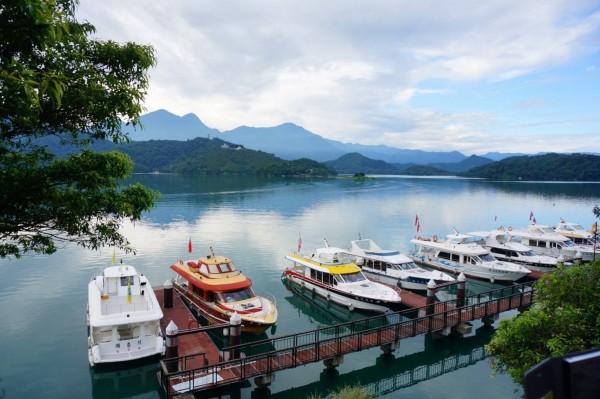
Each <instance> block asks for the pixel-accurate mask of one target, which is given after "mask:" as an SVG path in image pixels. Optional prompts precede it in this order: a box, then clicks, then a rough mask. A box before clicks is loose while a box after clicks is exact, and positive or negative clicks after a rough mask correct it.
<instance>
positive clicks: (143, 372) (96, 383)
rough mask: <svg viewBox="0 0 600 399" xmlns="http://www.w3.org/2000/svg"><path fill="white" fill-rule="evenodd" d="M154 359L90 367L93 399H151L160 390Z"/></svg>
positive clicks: (157, 365)
mask: <svg viewBox="0 0 600 399" xmlns="http://www.w3.org/2000/svg"><path fill="white" fill-rule="evenodd" d="M159 367H160V366H159V363H158V362H157V361H156V359H153V360H142V361H139V362H134V363H121V364H111V365H98V366H96V367H93V368H92V367H90V377H91V379H92V396H93V397H94V398H133V397H136V398H142V397H148V398H151V397H152V398H153V397H155V396H156V391H157V390H158V389H160V387H159V384H158V379H157V377H156V373H157V372H158V370H159Z"/></svg>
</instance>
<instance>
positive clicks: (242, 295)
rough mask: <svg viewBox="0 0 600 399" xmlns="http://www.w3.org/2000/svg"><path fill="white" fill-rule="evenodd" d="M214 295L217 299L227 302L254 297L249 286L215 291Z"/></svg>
mask: <svg viewBox="0 0 600 399" xmlns="http://www.w3.org/2000/svg"><path fill="white" fill-rule="evenodd" d="M216 295H217V300H218V301H220V302H227V303H229V302H238V301H243V300H245V299H251V298H254V296H255V295H254V293H253V292H252V290H251V289H250V288H246V289H243V290H239V291H229V292H217V293H216Z"/></svg>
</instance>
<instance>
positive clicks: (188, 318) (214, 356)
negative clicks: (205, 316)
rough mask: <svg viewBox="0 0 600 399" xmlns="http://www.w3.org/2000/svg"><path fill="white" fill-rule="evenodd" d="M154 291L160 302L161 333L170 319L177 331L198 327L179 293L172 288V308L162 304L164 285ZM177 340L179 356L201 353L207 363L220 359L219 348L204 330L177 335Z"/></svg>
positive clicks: (215, 362)
mask: <svg viewBox="0 0 600 399" xmlns="http://www.w3.org/2000/svg"><path fill="white" fill-rule="evenodd" d="M154 292H155V293H156V298H157V299H158V303H159V304H160V307H161V309H162V311H163V315H164V316H163V318H162V320H161V321H160V328H161V329H162V332H163V335H165V336H166V333H165V332H166V329H167V326H168V325H169V323H170V322H171V320H172V321H173V322H174V323H175V324H176V325H177V327H178V328H179V331H182V330H190V329H196V328H198V327H200V325H199V323H198V321H197V320H196V318H195V317H194V315H193V314H192V312H191V311H190V310H189V308H188V307H187V306H186V305H185V303H184V302H183V300H182V299H181V298H180V297H179V295H177V292H176V291H175V290H173V307H172V308H165V306H164V294H165V290H164V287H158V288H155V289H154ZM177 341H178V342H177V346H178V356H179V357H187V356H192V355H197V354H200V353H203V354H204V357H205V358H206V360H207V362H208V364H209V365H211V364H217V363H219V361H220V352H219V349H218V348H217V346H216V345H215V344H214V342H213V341H212V340H211V339H210V337H209V336H208V334H207V333H206V332H196V333H190V334H182V335H179V336H178V338H177Z"/></svg>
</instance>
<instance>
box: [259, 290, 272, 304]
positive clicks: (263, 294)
mask: <svg viewBox="0 0 600 399" xmlns="http://www.w3.org/2000/svg"><path fill="white" fill-rule="evenodd" d="M258 296H261V297H263V298H266V299H268V300H269V301H271V302H272V303H273V305H275V306H277V300H276V299H275V295H273V294H271V293H270V292H267V291H263V292H261V293H260V294H259V295H258Z"/></svg>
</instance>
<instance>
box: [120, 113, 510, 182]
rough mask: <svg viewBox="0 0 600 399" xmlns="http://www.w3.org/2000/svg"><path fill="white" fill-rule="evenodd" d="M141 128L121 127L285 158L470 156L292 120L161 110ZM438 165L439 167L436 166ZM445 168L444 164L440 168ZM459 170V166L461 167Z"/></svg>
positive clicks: (493, 155) (395, 160)
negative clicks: (222, 119) (222, 126)
mask: <svg viewBox="0 0 600 399" xmlns="http://www.w3.org/2000/svg"><path fill="white" fill-rule="evenodd" d="M140 121H141V124H142V126H143V129H140V128H139V127H137V128H136V129H133V127H132V126H124V127H123V130H124V131H125V132H127V133H128V134H129V137H130V138H131V139H132V140H134V141H147V140H179V141H185V140H190V139H194V138H197V137H205V138H220V139H222V140H224V141H227V142H231V143H235V144H239V145H242V146H244V147H245V148H248V149H253V150H258V151H264V152H267V153H271V154H274V155H275V156H277V157H279V158H282V159H285V160H295V159H300V158H308V159H312V160H315V161H318V162H325V161H333V160H336V159H338V158H340V157H341V156H343V155H345V154H351V153H359V154H361V155H362V156H364V157H366V158H370V159H372V160H380V161H385V162H387V163H391V164H400V165H409V166H410V165H429V164H433V165H432V166H434V167H436V168H439V165H444V164H456V163H460V162H463V161H465V160H467V159H468V158H469V157H467V156H466V155H464V154H462V153H460V152H458V151H449V152H430V151H421V150H409V149H401V148H394V147H389V146H386V145H363V144H356V143H342V142H339V141H335V140H329V139H326V138H323V137H321V136H319V135H318V134H315V133H312V132H310V131H308V130H306V129H304V128H303V127H301V126H298V125H295V124H293V123H284V124H282V125H279V126H273V127H249V126H240V127H237V128H235V129H233V130H228V131H224V132H221V131H219V130H217V129H214V128H210V127H208V126H206V125H205V124H204V123H203V122H202V121H201V120H200V118H198V117H197V116H196V115H195V114H187V115H184V116H177V115H175V114H172V113H171V112H169V111H166V110H164V109H161V110H158V111H154V112H150V113H147V114H145V115H142V116H141V118H140ZM517 155H521V154H518V153H514V154H507V153H497V152H490V153H487V154H483V155H481V157H483V158H488V159H490V160H492V161H497V160H501V159H504V158H507V157H510V156H517ZM436 165H438V166H436ZM442 169H444V170H448V169H446V168H445V167H444V168H442ZM460 169H462V168H460Z"/></svg>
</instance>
